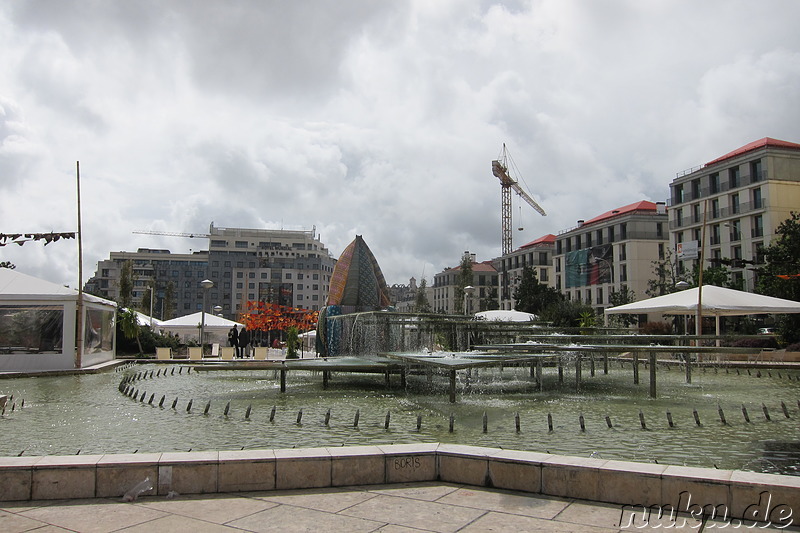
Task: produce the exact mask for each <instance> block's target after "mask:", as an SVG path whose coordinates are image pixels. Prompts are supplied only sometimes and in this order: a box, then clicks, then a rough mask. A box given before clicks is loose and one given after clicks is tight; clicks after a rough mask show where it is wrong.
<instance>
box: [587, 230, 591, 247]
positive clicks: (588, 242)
mask: <svg viewBox="0 0 800 533" xmlns="http://www.w3.org/2000/svg"><path fill="white" fill-rule="evenodd" d="M586 247H587V248H591V247H592V234H591V233H587V234H586Z"/></svg>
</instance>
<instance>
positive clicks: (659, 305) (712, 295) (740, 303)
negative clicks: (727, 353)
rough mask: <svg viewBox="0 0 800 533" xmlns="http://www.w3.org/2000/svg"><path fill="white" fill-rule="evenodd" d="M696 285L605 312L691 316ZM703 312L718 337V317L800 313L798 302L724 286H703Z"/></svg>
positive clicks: (695, 298)
mask: <svg viewBox="0 0 800 533" xmlns="http://www.w3.org/2000/svg"><path fill="white" fill-rule="evenodd" d="M698 290H699V288H698V287H694V288H691V289H686V290H684V291H680V292H673V293H672V294H665V295H664V296H656V297H655V298H650V299H648V300H641V301H639V302H634V303H629V304H625V305H618V306H616V307H609V308H608V309H606V310H605V314H607V315H613V314H637V313H662V314H664V315H691V314H696V313H697V291H698ZM702 311H703V314H709V315H714V317H715V318H716V325H717V336H719V317H720V316H740V315H762V314H772V313H800V302H795V301H793V300H784V299H782V298H774V297H772V296H764V295H762V294H754V293H751V292H744V291H737V290H735V289H726V288H724V287H717V286H715V285H705V286H704V287H703V309H702Z"/></svg>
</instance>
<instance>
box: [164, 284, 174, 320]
mask: <svg viewBox="0 0 800 533" xmlns="http://www.w3.org/2000/svg"><path fill="white" fill-rule="evenodd" d="M173 305H175V283H173V282H171V281H170V282H169V283H167V288H166V289H164V303H163V307H162V311H161V320H169V319H171V318H172V306H173Z"/></svg>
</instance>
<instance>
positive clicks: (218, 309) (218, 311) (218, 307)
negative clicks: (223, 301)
mask: <svg viewBox="0 0 800 533" xmlns="http://www.w3.org/2000/svg"><path fill="white" fill-rule="evenodd" d="M221 313H222V306H221V305H215V306H214V314H215V315H217V316H222V314H221Z"/></svg>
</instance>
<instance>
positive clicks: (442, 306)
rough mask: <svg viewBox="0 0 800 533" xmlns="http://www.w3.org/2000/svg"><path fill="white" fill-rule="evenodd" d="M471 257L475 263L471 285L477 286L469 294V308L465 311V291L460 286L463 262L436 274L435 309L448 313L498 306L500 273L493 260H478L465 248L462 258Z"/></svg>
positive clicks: (483, 309)
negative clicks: (461, 290) (462, 291)
mask: <svg viewBox="0 0 800 533" xmlns="http://www.w3.org/2000/svg"><path fill="white" fill-rule="evenodd" d="M464 259H468V260H469V261H470V264H471V265H472V281H471V282H470V283H469V286H471V287H473V288H474V290H473V291H472V293H471V294H469V293H468V294H467V299H466V303H467V310H466V312H465V311H464V300H463V293H461V292H460V290H459V286H460V285H459V281H460V280H459V277H460V276H461V265H460V264H459V266H457V267H455V268H447V269H445V270H443V271H441V272H439V273H438V274H435V275H434V276H433V302H432V303H431V305H432V306H433V310H434V311H435V312H437V313H446V314H462V313H463V314H470V315H472V314H475V313H477V312H479V311H486V310H489V309H496V308H497V298H498V295H497V287H498V283H499V275H498V272H497V269H496V268H495V266H494V265H493V262H492V261H481V262H478V261H476V256H475V254H471V253H469V251H466V252H464V255H463V256H462V261H463V260H464Z"/></svg>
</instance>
